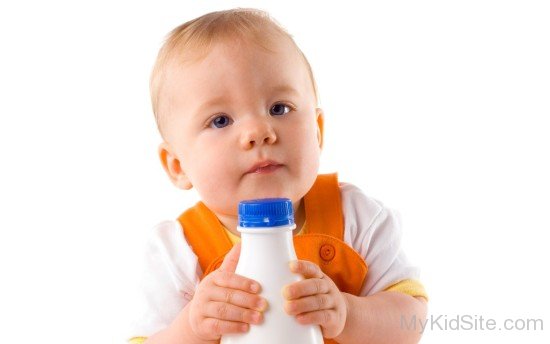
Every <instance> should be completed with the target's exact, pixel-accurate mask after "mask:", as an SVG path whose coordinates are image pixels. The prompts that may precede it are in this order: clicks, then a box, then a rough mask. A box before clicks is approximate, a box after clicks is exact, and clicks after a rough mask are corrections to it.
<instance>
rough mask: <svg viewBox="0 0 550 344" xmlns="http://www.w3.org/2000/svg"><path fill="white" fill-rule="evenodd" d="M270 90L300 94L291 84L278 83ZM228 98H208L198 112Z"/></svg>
mask: <svg viewBox="0 0 550 344" xmlns="http://www.w3.org/2000/svg"><path fill="white" fill-rule="evenodd" d="M268 90H269V92H270V93H291V94H293V95H296V96H298V95H299V94H300V93H299V92H298V91H297V90H296V89H295V88H294V87H292V86H290V85H277V86H274V87H271V88H269V89H268ZM227 98H228V97H227V96H226V95H221V96H217V97H214V98H211V99H209V100H207V101H206V102H204V103H203V104H201V105H200V106H199V107H198V109H197V111H196V113H201V112H203V111H204V110H205V109H208V108H210V107H213V106H216V105H219V104H223V103H224V102H225V101H226V100H227Z"/></svg>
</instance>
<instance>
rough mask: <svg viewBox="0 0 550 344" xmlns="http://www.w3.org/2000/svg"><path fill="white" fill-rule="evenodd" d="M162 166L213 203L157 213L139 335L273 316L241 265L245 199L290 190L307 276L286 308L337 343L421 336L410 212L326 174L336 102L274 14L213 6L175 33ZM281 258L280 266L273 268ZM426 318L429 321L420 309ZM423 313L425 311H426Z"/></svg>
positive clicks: (163, 81)
mask: <svg viewBox="0 0 550 344" xmlns="http://www.w3.org/2000/svg"><path fill="white" fill-rule="evenodd" d="M151 96H152V102H153V110H154V113H155V118H156V121H157V125H158V129H159V131H160V133H161V136H162V138H163V142H162V143H161V145H160V147H159V155H160V160H161V163H162V166H163V168H164V170H165V171H166V173H167V175H168V177H169V178H170V180H171V181H172V183H173V184H174V185H176V186H177V187H178V188H181V189H184V190H188V189H191V188H193V187H194V188H195V189H196V190H197V192H198V194H199V195H200V197H201V200H202V201H201V202H199V203H198V204H197V205H196V206H194V207H192V208H190V209H188V210H187V211H185V212H184V213H182V214H181V215H180V216H179V217H178V218H177V219H176V220H172V221H165V222H161V223H160V224H158V225H157V226H156V227H155V228H154V230H153V233H152V238H151V241H150V244H149V246H148V250H149V252H147V255H146V259H147V261H146V266H145V268H146V275H145V281H144V285H143V288H144V291H143V295H144V300H143V306H144V309H143V315H142V317H141V318H140V319H139V321H137V322H136V325H135V329H134V332H133V333H132V336H133V337H132V339H130V342H131V343H141V342H146V343H217V342H219V340H220V337H221V336H222V335H224V334H227V333H244V332H246V331H248V330H249V326H251V325H256V324H260V323H261V322H262V317H263V311H265V310H266V309H267V308H268V305H267V303H266V301H265V300H264V299H263V298H262V297H261V296H260V295H261V288H262V286H261V285H259V284H258V283H257V282H256V281H254V280H250V279H248V278H245V277H243V276H239V275H237V274H235V267H236V264H237V261H238V257H239V250H240V244H239V240H240V238H239V233H238V231H237V205H238V203H239V201H242V200H248V199H258V198H271V197H285V198H289V199H290V200H291V201H292V203H293V207H294V213H295V217H296V225H297V226H296V229H295V231H294V240H295V246H296V251H297V255H298V258H299V260H298V261H295V262H291V264H290V265H289V269H291V270H292V271H294V272H295V273H298V274H301V275H303V276H304V280H302V281H300V282H296V283H294V284H291V285H288V286H286V287H285V288H284V289H283V290H282V293H283V295H284V298H285V299H286V303H285V305H284V309H285V311H286V312H287V313H288V314H289V315H291V316H294V317H295V318H296V321H298V322H299V323H302V324H318V325H319V326H320V327H321V330H322V333H323V337H324V338H325V343H335V342H338V343H417V342H418V341H419V339H420V336H421V333H420V326H417V327H416V330H415V329H413V328H412V327H411V326H404V325H403V324H404V323H405V324H409V323H410V321H411V320H412V319H418V320H420V319H425V317H426V308H427V306H426V299H427V297H426V293H425V291H424V288H423V287H422V284H421V283H420V282H419V281H418V277H419V276H418V275H419V273H418V269H417V268H415V267H414V266H412V265H411V264H410V263H409V262H408V261H407V258H406V256H405V254H404V253H403V251H402V250H401V248H400V239H401V228H400V223H399V218H398V217H397V216H396V214H395V213H394V212H392V211H391V210H390V209H388V208H386V207H385V206H384V205H383V204H382V203H381V202H379V201H377V200H374V199H372V198H369V197H367V196H366V195H365V194H364V193H363V192H362V191H361V190H359V189H358V188H357V187H355V186H353V185H351V184H346V183H339V182H338V179H337V176H336V174H330V175H318V169H319V157H320V153H321V147H322V145H323V118H324V117H323V116H324V114H323V111H322V110H321V109H320V108H319V107H318V106H317V104H318V99H317V89H316V86H315V81H314V78H313V74H312V71H311V68H310V65H309V63H308V61H307V59H306V58H305V56H304V55H303V53H302V52H301V50H300V49H299V48H298V47H297V46H296V44H295V42H294V41H293V39H292V38H291V36H290V35H289V34H288V33H287V32H286V31H285V30H284V29H283V28H281V27H280V26H279V25H278V24H277V23H276V22H275V21H274V20H273V19H271V18H270V17H269V15H268V14H266V13H264V12H262V11H259V10H252V9H236V10H228V11H221V12H214V13H209V14H206V15H204V16H202V17H199V18H196V19H194V20H191V21H189V22H187V23H185V24H183V25H181V26H179V27H177V28H176V29H174V30H173V31H172V32H171V33H170V35H169V36H168V38H167V40H166V42H165V44H164V45H163V47H162V48H161V50H160V52H159V55H158V58H157V61H156V65H155V67H154V70H153V73H152V76H151ZM266 268H269V267H266ZM415 317H416V318H415ZM413 321H416V320H413Z"/></svg>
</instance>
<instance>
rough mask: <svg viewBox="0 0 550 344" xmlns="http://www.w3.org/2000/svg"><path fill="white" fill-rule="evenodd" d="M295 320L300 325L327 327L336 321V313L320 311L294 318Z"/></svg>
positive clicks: (326, 310)
mask: <svg viewBox="0 0 550 344" xmlns="http://www.w3.org/2000/svg"><path fill="white" fill-rule="evenodd" d="M296 320H297V321H298V322H299V323H300V324H302V325H307V324H315V325H321V326H324V327H328V325H329V324H330V323H331V322H333V321H335V320H336V312H335V311H332V310H328V309H323V310H321V311H315V312H309V313H304V314H300V315H298V316H296Z"/></svg>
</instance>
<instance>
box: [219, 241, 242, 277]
mask: <svg viewBox="0 0 550 344" xmlns="http://www.w3.org/2000/svg"><path fill="white" fill-rule="evenodd" d="M240 254H241V243H240V242H239V243H237V244H235V245H233V248H231V250H230V251H229V252H228V253H227V254H226V255H225V258H224V259H223V262H222V265H221V266H220V268H219V270H220V271H229V272H235V270H236V269H237V263H238V262H239V255H240Z"/></svg>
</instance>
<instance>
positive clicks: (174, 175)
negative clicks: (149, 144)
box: [158, 142, 193, 190]
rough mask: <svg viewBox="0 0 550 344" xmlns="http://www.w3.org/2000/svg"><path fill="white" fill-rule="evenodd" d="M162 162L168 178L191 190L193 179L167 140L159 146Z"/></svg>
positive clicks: (175, 183)
mask: <svg viewBox="0 0 550 344" xmlns="http://www.w3.org/2000/svg"><path fill="white" fill-rule="evenodd" d="M158 153H159V158H160V163H161V164H162V167H163V168H164V171H165V172H166V174H167V175H168V178H170V180H171V181H172V183H173V184H174V185H175V186H177V187H178V188H180V189H183V190H189V189H191V188H192V187H193V184H191V181H190V180H189V178H188V177H187V175H186V174H185V172H184V171H183V169H182V168H181V163H180V161H179V160H178V158H177V156H176V154H175V152H174V151H173V150H172V147H170V145H169V144H168V143H166V142H162V143H161V144H160V145H159V148H158Z"/></svg>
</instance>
